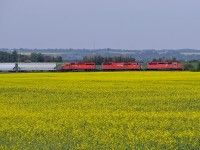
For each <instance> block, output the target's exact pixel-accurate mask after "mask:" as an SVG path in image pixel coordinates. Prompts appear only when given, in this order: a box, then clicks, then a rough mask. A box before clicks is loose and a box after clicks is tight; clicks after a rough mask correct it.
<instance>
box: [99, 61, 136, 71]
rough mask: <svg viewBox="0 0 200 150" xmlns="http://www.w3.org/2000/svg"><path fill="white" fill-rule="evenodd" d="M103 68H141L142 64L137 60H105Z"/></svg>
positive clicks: (104, 69)
mask: <svg viewBox="0 0 200 150" xmlns="http://www.w3.org/2000/svg"><path fill="white" fill-rule="evenodd" d="M102 70H103V71H106V70H107V71H108V70H140V65H139V63H137V62H105V63H102Z"/></svg>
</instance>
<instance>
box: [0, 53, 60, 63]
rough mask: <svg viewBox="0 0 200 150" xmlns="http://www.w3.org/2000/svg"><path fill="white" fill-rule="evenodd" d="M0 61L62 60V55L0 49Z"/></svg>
mask: <svg viewBox="0 0 200 150" xmlns="http://www.w3.org/2000/svg"><path fill="white" fill-rule="evenodd" d="M0 62H62V57H60V56H57V57H54V56H47V55H44V54H41V53H31V55H23V54H18V53H17V51H13V52H12V53H8V52H1V51H0Z"/></svg>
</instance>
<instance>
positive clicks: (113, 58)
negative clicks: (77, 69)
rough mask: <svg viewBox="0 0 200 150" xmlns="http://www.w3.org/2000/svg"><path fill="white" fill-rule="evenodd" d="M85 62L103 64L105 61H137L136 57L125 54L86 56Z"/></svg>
mask: <svg viewBox="0 0 200 150" xmlns="http://www.w3.org/2000/svg"><path fill="white" fill-rule="evenodd" d="M83 62H94V63H95V64H97V65H101V64H102V63H103V62H135V58H132V57H123V56H100V55H98V56H85V57H84V58H83Z"/></svg>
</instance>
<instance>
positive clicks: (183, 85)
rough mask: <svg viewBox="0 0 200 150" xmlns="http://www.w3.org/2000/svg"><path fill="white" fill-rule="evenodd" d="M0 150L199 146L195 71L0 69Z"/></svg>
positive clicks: (199, 93) (199, 108) (199, 115)
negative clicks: (13, 71) (3, 71)
mask: <svg viewBox="0 0 200 150" xmlns="http://www.w3.org/2000/svg"><path fill="white" fill-rule="evenodd" d="M0 85H1V86H0V149H91V150H92V149H150V148H151V149H195V148H196V149H199V148H200V145H199V144H200V91H199V89H200V73H197V72H93V73H87V72H85V73H19V74H0Z"/></svg>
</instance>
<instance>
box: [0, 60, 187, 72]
mask: <svg viewBox="0 0 200 150" xmlns="http://www.w3.org/2000/svg"><path fill="white" fill-rule="evenodd" d="M134 70H135V71H137V70H138V71H139V70H183V66H182V64H181V63H178V62H149V63H146V67H145V68H142V67H141V64H140V63H138V62H104V63H102V64H101V65H96V64H95V63H93V62H73V63H64V64H57V63H0V71H12V72H28V71H134Z"/></svg>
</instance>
